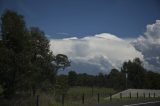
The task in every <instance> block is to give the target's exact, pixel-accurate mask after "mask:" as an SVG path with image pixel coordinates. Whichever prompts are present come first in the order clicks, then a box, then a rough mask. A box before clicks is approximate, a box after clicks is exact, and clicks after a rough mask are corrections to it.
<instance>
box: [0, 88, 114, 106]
mask: <svg viewBox="0 0 160 106" xmlns="http://www.w3.org/2000/svg"><path fill="white" fill-rule="evenodd" d="M115 92H116V91H115V90H113V89H111V88H95V87H94V88H90V87H73V88H70V89H69V90H68V92H67V94H66V95H65V99H64V106H81V105H82V95H83V94H84V104H95V103H97V95H98V93H99V95H100V101H102V100H103V99H102V98H105V97H106V96H108V95H109V94H110V93H115ZM35 103H36V97H26V98H20V99H13V100H10V101H9V102H7V101H2V100H1V104H3V106H17V105H18V106H35ZM1 104H0V105H1ZM39 106H62V95H57V96H54V94H53V93H47V94H46V93H42V92H41V93H39Z"/></svg>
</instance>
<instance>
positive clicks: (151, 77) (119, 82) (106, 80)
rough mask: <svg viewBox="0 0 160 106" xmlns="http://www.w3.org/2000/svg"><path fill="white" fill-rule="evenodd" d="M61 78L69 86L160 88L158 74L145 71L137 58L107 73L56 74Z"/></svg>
mask: <svg viewBox="0 0 160 106" xmlns="http://www.w3.org/2000/svg"><path fill="white" fill-rule="evenodd" d="M126 73H127V75H126ZM62 78H63V79H65V82H64V81H63V83H61V84H62V85H63V86H69V87H74V86H88V87H107V88H114V89H116V90H124V89H129V88H135V89H160V74H159V73H155V72H153V71H147V70H146V69H145V68H144V67H143V63H142V62H141V60H140V59H139V58H135V59H134V60H133V61H131V60H129V61H127V62H124V63H123V65H122V67H121V69H120V70H118V69H112V70H111V71H110V73H109V74H103V73H99V75H88V74H86V73H76V71H70V72H69V73H68V75H59V76H57V79H62ZM59 82H61V80H59ZM66 88H67V87H66Z"/></svg>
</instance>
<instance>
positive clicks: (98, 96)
mask: <svg viewBox="0 0 160 106" xmlns="http://www.w3.org/2000/svg"><path fill="white" fill-rule="evenodd" d="M97 99H98V104H99V93H98V95H97Z"/></svg>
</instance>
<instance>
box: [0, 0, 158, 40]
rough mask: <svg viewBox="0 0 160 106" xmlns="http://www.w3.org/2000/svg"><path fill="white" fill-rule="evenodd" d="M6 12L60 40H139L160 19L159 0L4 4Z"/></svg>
mask: <svg viewBox="0 0 160 106" xmlns="http://www.w3.org/2000/svg"><path fill="white" fill-rule="evenodd" d="M6 9H13V10H15V11H18V13H20V14H22V15H23V16H24V17H25V20H26V23H27V25H28V26H38V27H40V28H41V29H42V30H43V31H44V32H45V33H46V35H48V37H50V38H58V39H59V38H68V37H72V36H77V37H79V38H82V37H85V36H87V35H88V36H89V35H95V34H99V33H104V32H107V33H112V34H115V35H118V37H121V38H127V37H133V38H135V37H137V36H139V35H140V34H142V33H143V32H144V31H145V26H146V25H147V24H151V23H153V22H155V20H156V19H158V18H159V17H160V12H159V11H160V1H159V0H0V14H2V13H3V12H4V10H6Z"/></svg>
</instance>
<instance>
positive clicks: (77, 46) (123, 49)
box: [50, 33, 143, 74]
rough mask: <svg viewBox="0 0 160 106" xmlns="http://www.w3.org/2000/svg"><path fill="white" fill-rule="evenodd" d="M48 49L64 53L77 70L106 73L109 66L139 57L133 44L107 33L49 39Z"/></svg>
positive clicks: (55, 52) (118, 66) (112, 66)
mask: <svg viewBox="0 0 160 106" xmlns="http://www.w3.org/2000/svg"><path fill="white" fill-rule="evenodd" d="M50 44H51V47H50V49H51V50H52V51H53V53H54V54H60V53H62V54H66V55H67V56H68V57H69V58H70V59H71V61H72V68H73V70H76V71H78V72H86V73H90V74H97V73H99V72H106V73H108V72H109V71H110V69H111V68H120V67H121V65H122V63H123V62H124V61H128V60H130V59H131V60H132V59H134V58H135V57H139V58H141V59H142V60H143V55H142V54H141V52H139V51H137V50H136V49H135V47H134V46H133V45H131V44H130V43H128V42H127V41H125V40H123V39H121V38H118V37H117V36H115V35H112V34H109V33H102V34H97V35H94V36H87V37H84V38H76V37H73V38H65V39H51V41H50Z"/></svg>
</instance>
